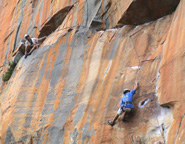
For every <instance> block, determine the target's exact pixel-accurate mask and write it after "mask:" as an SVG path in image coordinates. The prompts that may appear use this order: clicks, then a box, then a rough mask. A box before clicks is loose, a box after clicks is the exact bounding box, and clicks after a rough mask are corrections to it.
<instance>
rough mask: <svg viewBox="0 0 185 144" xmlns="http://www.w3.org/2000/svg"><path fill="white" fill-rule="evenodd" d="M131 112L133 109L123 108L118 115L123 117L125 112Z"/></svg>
mask: <svg viewBox="0 0 185 144" xmlns="http://www.w3.org/2000/svg"><path fill="white" fill-rule="evenodd" d="M130 111H131V108H125V107H123V108H121V107H119V109H118V111H117V114H118V115H121V114H122V113H123V112H130Z"/></svg>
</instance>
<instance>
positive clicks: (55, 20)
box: [38, 6, 73, 38]
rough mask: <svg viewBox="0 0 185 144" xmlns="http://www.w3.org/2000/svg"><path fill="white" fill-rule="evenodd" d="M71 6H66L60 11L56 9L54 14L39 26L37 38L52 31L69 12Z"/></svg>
mask: <svg viewBox="0 0 185 144" xmlns="http://www.w3.org/2000/svg"><path fill="white" fill-rule="evenodd" d="M72 7H73V6H68V7H65V8H63V9H61V10H60V11H58V12H57V13H56V14H54V15H53V16H52V17H51V18H50V19H49V20H48V21H47V22H46V23H45V24H44V25H43V26H42V28H41V30H40V34H39V36H38V37H39V38H40V37H43V36H48V35H50V34H51V33H52V32H54V31H55V30H56V29H57V28H58V27H59V26H60V25H61V24H62V22H63V21H64V19H65V17H66V16H67V14H68V13H69V11H70V10H71V9H72Z"/></svg>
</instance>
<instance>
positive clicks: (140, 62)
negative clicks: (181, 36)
mask: <svg viewBox="0 0 185 144" xmlns="http://www.w3.org/2000/svg"><path fill="white" fill-rule="evenodd" d="M134 34H136V33H134ZM132 36H133V35H132ZM132 36H129V38H130V41H131V42H132V44H133V48H134V49H135V52H136V56H137V58H138V60H139V66H140V69H138V70H137V72H136V81H137V76H138V72H139V71H140V70H142V67H143V65H142V62H148V61H150V60H144V61H141V60H140V58H139V55H138V53H137V50H136V48H135V45H134V42H133V40H132ZM152 60H155V59H152ZM141 79H144V78H143V77H142V75H141V73H140V79H139V80H141ZM144 80H145V79H144ZM145 81H146V82H148V83H149V84H150V85H151V87H152V82H151V81H148V80H145ZM155 107H156V104H153V109H154V110H155ZM156 112H157V111H156ZM154 116H155V118H156V120H157V124H158V127H159V129H160V133H161V137H162V138H163V141H164V143H166V142H165V138H164V135H163V132H162V130H161V126H160V124H159V120H158V117H157V113H155V112H154Z"/></svg>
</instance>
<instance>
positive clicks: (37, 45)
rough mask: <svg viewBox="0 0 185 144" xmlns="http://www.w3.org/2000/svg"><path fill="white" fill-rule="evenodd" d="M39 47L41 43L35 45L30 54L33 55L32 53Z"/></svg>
mask: <svg viewBox="0 0 185 144" xmlns="http://www.w3.org/2000/svg"><path fill="white" fill-rule="evenodd" d="M38 47H39V44H36V45H34V46H33V48H32V49H31V50H30V52H29V53H28V55H31V53H32V52H33V51H34V50H35V49H37V48H38Z"/></svg>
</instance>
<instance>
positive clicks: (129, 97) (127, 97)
mask: <svg viewBox="0 0 185 144" xmlns="http://www.w3.org/2000/svg"><path fill="white" fill-rule="evenodd" d="M135 92H136V90H135V89H133V90H132V91H130V92H128V93H126V94H125V95H123V97H122V99H121V104H120V106H124V107H126V108H134V105H133V104H131V103H127V104H126V106H125V102H132V99H133V95H134V94H135Z"/></svg>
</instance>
